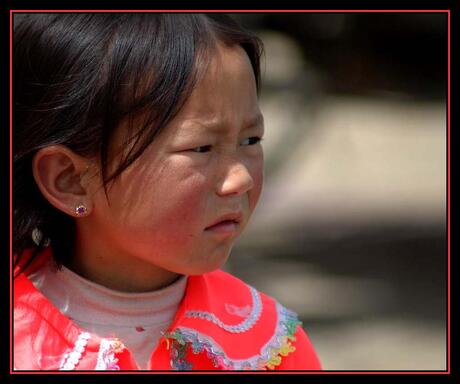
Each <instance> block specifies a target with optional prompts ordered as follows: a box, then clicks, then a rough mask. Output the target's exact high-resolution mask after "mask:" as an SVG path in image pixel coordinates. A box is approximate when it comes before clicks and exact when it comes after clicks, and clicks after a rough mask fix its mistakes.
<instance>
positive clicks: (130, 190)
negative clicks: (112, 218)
mask: <svg viewBox="0 0 460 384" xmlns="http://www.w3.org/2000/svg"><path fill="white" fill-rule="evenodd" d="M118 191H120V192H121V191H123V193H122V194H120V196H118V199H117V203H118V204H117V206H118V210H119V211H118V212H117V222H118V223H119V224H120V225H121V226H123V227H125V228H126V229H127V230H132V231H140V232H146V231H147V232H148V233H149V234H152V233H153V232H154V233H155V234H160V233H161V234H163V235H165V234H166V232H167V233H168V235H169V236H170V235H171V233H184V232H193V226H194V225H199V224H200V222H201V221H202V220H203V218H202V216H203V215H204V213H203V212H204V210H205V206H206V196H207V193H206V191H207V185H206V180H205V177H204V176H203V175H201V174H199V173H197V172H193V170H191V169H190V168H189V167H187V164H184V162H183V161H180V160H177V159H176V160H169V161H167V162H166V163H164V164H163V166H162V167H161V168H160V167H157V168H155V169H153V170H147V169H144V170H143V171H139V172H132V173H131V174H129V175H126V176H125V178H124V180H122V183H120V188H119V189H118Z"/></svg>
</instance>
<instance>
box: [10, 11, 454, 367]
mask: <svg viewBox="0 0 460 384" xmlns="http://www.w3.org/2000/svg"><path fill="white" fill-rule="evenodd" d="M21 12H24V13H25V12H29V13H41V12H52V13H84V12H90V13H103V12H105V13H114V12H119V13H122V12H125V13H134V12H144V13H153V12H170V13H181V12H189V13H198V12H216V13H295V12H298V13H337V12H340V13H382V12H388V13H447V255H448V260H447V371H297V372H287V371H286V372H282V373H284V374H299V373H302V374H317V373H320V374H326V375H328V374H356V373H361V374H370V375H375V374H379V375H381V374H386V375H392V374H408V375H423V374H441V375H442V374H450V373H451V372H450V362H451V360H450V10H448V9H447V10H440V9H435V10H419V9H417V10H330V9H328V10H317V9H314V10H196V9H194V10H176V9H174V10H132V9H131V10H93V9H92V10H36V9H35V10H23V9H17V10H10V351H12V350H13V335H12V333H11V330H12V329H13V328H12V325H13V279H12V276H13V266H12V265H13V263H12V257H13V232H12V231H13V217H12V212H13V190H12V188H13V187H12V186H13V157H12V154H13V102H12V100H13V63H12V61H13V14H14V13H21ZM49 373H50V372H43V371H26V372H21V371H14V370H13V354H12V353H10V374H22V375H24V374H25V375H27V374H33V375H36V374H49ZM55 373H58V372H55ZM69 373H75V374H95V373H96V374H113V373H112V372H97V371H76V372H69ZM117 373H118V374H120V373H121V374H144V373H145V372H143V371H119V372H117ZM158 373H167V374H169V373H170V374H175V373H174V372H170V371H158ZM187 373H191V374H215V373H217V374H229V373H230V374H239V373H241V372H228V371H225V372H219V371H217V372H201V371H200V372H193V371H192V372H187ZM244 373H249V374H264V372H250V371H248V372H244Z"/></svg>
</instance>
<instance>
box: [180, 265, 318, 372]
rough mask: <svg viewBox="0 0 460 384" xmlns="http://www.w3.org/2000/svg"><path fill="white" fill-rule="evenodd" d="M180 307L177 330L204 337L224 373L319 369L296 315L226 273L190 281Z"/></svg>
mask: <svg viewBox="0 0 460 384" xmlns="http://www.w3.org/2000/svg"><path fill="white" fill-rule="evenodd" d="M184 304H185V308H184V312H183V316H182V321H181V324H180V326H179V328H182V330H185V333H184V334H187V332H188V335H189V337H190V340H191V341H192V340H194V336H193V333H195V334H199V335H200V337H201V340H204V339H205V336H209V338H208V340H209V344H210V345H209V347H210V348H209V349H210V350H219V349H220V350H221V355H223V356H225V358H224V366H226V367H227V368H228V369H248V368H249V369H296V370H312V369H320V364H319V360H318V357H317V355H316V352H315V350H314V348H313V345H312V344H311V342H310V340H309V338H308V336H307V334H306V333H305V331H304V330H303V328H302V324H301V322H300V321H299V319H298V317H297V314H296V313H294V312H293V311H291V310H289V309H287V308H285V307H284V306H283V305H282V304H280V303H279V302H278V301H277V300H276V299H275V298H273V297H271V296H269V295H266V294H264V293H262V292H260V291H258V290H257V289H256V288H254V287H252V286H251V285H249V284H247V283H245V282H244V281H242V280H241V279H239V278H237V277H236V276H233V275H232V274H230V273H227V272H224V271H222V270H217V271H214V272H211V273H207V274H204V275H201V276H191V277H190V278H189V286H188V289H187V298H186V300H185V303H184ZM181 326H183V327H181ZM232 357H233V358H232ZM262 367H263V368H262Z"/></svg>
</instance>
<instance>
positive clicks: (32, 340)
mask: <svg viewBox="0 0 460 384" xmlns="http://www.w3.org/2000/svg"><path fill="white" fill-rule="evenodd" d="M13 347H14V355H13V364H14V369H15V370H73V369H76V370H119V369H121V370H138V369H139V368H138V366H137V364H136V362H135V360H134V358H133V355H132V354H131V352H130V351H129V350H128V348H126V347H125V346H124V345H123V343H122V341H120V340H118V339H105V338H101V337H99V336H97V335H95V334H90V333H88V332H85V331H84V330H83V329H81V328H80V327H79V326H77V325H76V324H75V323H73V322H72V321H71V320H70V319H69V318H67V317H66V316H65V315H63V314H62V313H61V312H60V311H59V310H58V309H57V308H56V307H54V305H53V304H52V303H51V302H50V301H49V300H48V299H47V298H46V297H45V296H43V295H42V294H41V293H40V291H38V290H37V289H36V288H35V286H34V285H33V284H32V282H31V281H30V280H29V279H28V277H27V275H26V274H25V273H23V274H21V275H19V276H18V277H17V278H15V280H14V342H13ZM151 369H152V370H246V369H249V370H266V369H276V370H320V369H321V366H320V362H319V360H318V357H317V355H316V353H315V351H314V349H313V346H312V344H311V342H310V340H309V339H308V337H307V335H306V334H305V332H304V330H303V329H302V327H301V323H300V322H299V321H298V320H297V318H296V315H295V313H293V312H291V311H289V310H287V309H286V308H284V307H283V306H281V305H280V304H279V303H277V302H276V301H275V300H274V299H273V298H271V297H269V296H267V295H265V294H263V293H260V292H258V291H257V290H255V289H254V288H252V287H250V286H248V285H246V284H245V283H244V282H242V281H241V280H239V279H237V278H236V277H234V276H232V275H230V274H228V273H226V272H223V271H221V270H218V271H214V272H211V273H207V274H204V275H201V276H190V277H189V278H188V281H187V287H186V291H185V295H184V298H183V300H182V302H181V304H180V306H179V309H178V311H177V313H176V316H175V318H174V320H173V322H172V324H171V326H170V327H169V329H168V331H167V332H165V334H164V335H163V336H162V337H161V338H160V341H159V343H158V345H157V346H156V348H155V349H154V351H152V355H151Z"/></svg>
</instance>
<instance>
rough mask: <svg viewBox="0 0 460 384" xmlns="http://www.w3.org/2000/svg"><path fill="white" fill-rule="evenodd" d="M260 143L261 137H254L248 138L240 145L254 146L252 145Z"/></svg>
mask: <svg viewBox="0 0 460 384" xmlns="http://www.w3.org/2000/svg"><path fill="white" fill-rule="evenodd" d="M261 141H262V138H261V137H257V136H254V137H248V138H247V139H245V140H243V141H242V143H241V144H242V145H254V144H257V143H260V142H261Z"/></svg>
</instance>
